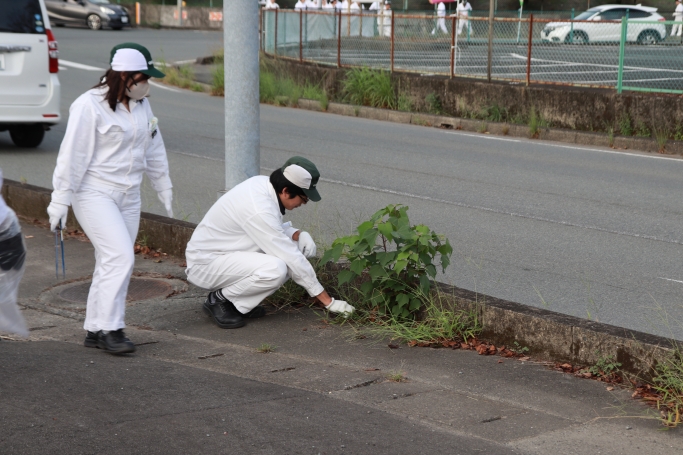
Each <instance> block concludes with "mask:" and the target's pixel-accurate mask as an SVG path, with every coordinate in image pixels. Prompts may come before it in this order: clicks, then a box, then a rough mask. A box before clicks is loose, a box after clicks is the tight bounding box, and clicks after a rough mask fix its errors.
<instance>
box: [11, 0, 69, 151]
mask: <svg viewBox="0 0 683 455" xmlns="http://www.w3.org/2000/svg"><path fill="white" fill-rule="evenodd" d="M0 11H1V12H2V14H0V132H1V131H9V134H10V136H11V138H12V142H14V144H16V145H17V146H18V147H37V146H38V145H40V143H41V142H42V141H43V137H44V136H45V131H46V130H49V129H50V126H51V125H54V124H56V123H59V121H60V119H61V115H60V112H59V97H60V85H59V79H58V78H57V72H58V71H59V66H58V60H57V58H58V56H59V51H58V49H57V41H56V40H55V38H54V35H53V34H52V30H51V29H50V22H49V19H48V16H47V10H46V9H45V4H44V3H43V0H0Z"/></svg>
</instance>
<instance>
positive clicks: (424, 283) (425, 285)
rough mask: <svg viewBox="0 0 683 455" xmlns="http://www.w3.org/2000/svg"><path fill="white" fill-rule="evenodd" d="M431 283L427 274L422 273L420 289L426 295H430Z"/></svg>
mask: <svg viewBox="0 0 683 455" xmlns="http://www.w3.org/2000/svg"><path fill="white" fill-rule="evenodd" d="M431 285H432V284H431V282H430V281H429V278H428V277H427V275H420V290H421V291H422V293H423V294H424V295H429V288H430V287H431Z"/></svg>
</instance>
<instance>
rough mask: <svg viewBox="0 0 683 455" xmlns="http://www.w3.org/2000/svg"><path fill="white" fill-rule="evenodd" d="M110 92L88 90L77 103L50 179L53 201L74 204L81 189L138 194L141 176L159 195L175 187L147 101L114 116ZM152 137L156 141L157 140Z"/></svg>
mask: <svg viewBox="0 0 683 455" xmlns="http://www.w3.org/2000/svg"><path fill="white" fill-rule="evenodd" d="M105 93H106V88H95V89H91V90H88V91H87V92H85V93H84V94H83V95H81V96H79V97H78V98H77V99H76V101H74V102H73V104H72V105H71V108H70V109H69V122H68V123H67V125H66V133H65V134H64V139H63V140H62V145H61V146H60V148H59V155H58V156H57V166H56V167H55V171H54V174H53V176H52V186H53V188H54V191H53V192H52V201H53V202H57V203H60V204H64V205H70V204H71V195H72V194H73V193H74V192H76V191H78V190H79V188H80V187H81V185H82V184H86V183H87V184H91V185H94V186H105V187H112V188H117V189H120V190H123V191H129V190H133V191H135V190H139V188H140V184H141V183H142V177H143V172H144V173H146V174H147V176H148V177H149V179H150V181H151V182H152V187H153V188H154V189H155V190H156V191H162V190H167V189H170V188H172V187H173V185H172V184H171V179H170V177H169V174H168V160H167V158H166V148H165V147H164V141H163V139H162V138H161V132H160V131H159V130H158V127H156V126H155V128H157V131H156V134H154V133H153V125H152V119H153V118H154V114H153V113H152V109H151V107H150V106H149V100H148V99H146V98H144V99H143V100H141V101H135V100H130V102H129V106H130V112H129V111H128V110H127V109H126V108H125V106H124V105H123V104H121V103H119V104H118V105H117V107H116V111H112V110H111V108H110V107H109V104H108V103H107V101H106V100H105V99H104V94H105ZM153 134H154V135H153Z"/></svg>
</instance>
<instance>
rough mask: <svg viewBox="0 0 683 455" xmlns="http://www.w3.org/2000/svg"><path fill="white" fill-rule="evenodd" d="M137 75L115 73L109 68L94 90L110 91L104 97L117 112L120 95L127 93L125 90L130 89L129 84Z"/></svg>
mask: <svg viewBox="0 0 683 455" xmlns="http://www.w3.org/2000/svg"><path fill="white" fill-rule="evenodd" d="M121 74H123V77H121ZM137 74H138V73H137V71H135V72H131V73H129V72H126V71H114V70H113V69H111V68H109V69H108V70H107V72H106V73H104V76H102V77H101V78H100V83H99V84H97V85H96V86H94V87H93V88H99V87H107V88H108V89H109V90H107V93H106V94H105V95H104V99H106V100H107V103H108V104H109V107H110V108H111V110H112V111H114V112H116V103H118V102H119V101H121V99H120V98H119V95H122V94H124V93H125V89H126V87H128V82H130V80H131V79H133V78H134V77H135V76H136V75H137Z"/></svg>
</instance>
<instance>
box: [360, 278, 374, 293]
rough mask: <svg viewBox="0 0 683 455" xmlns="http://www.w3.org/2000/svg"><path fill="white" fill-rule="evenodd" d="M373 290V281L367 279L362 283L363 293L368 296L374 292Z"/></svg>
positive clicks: (361, 290)
mask: <svg viewBox="0 0 683 455" xmlns="http://www.w3.org/2000/svg"><path fill="white" fill-rule="evenodd" d="M372 290H373V284H372V281H366V282H365V283H363V284H361V286H360V292H362V293H363V295H365V296H368V295H370V294H371V293H372Z"/></svg>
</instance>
